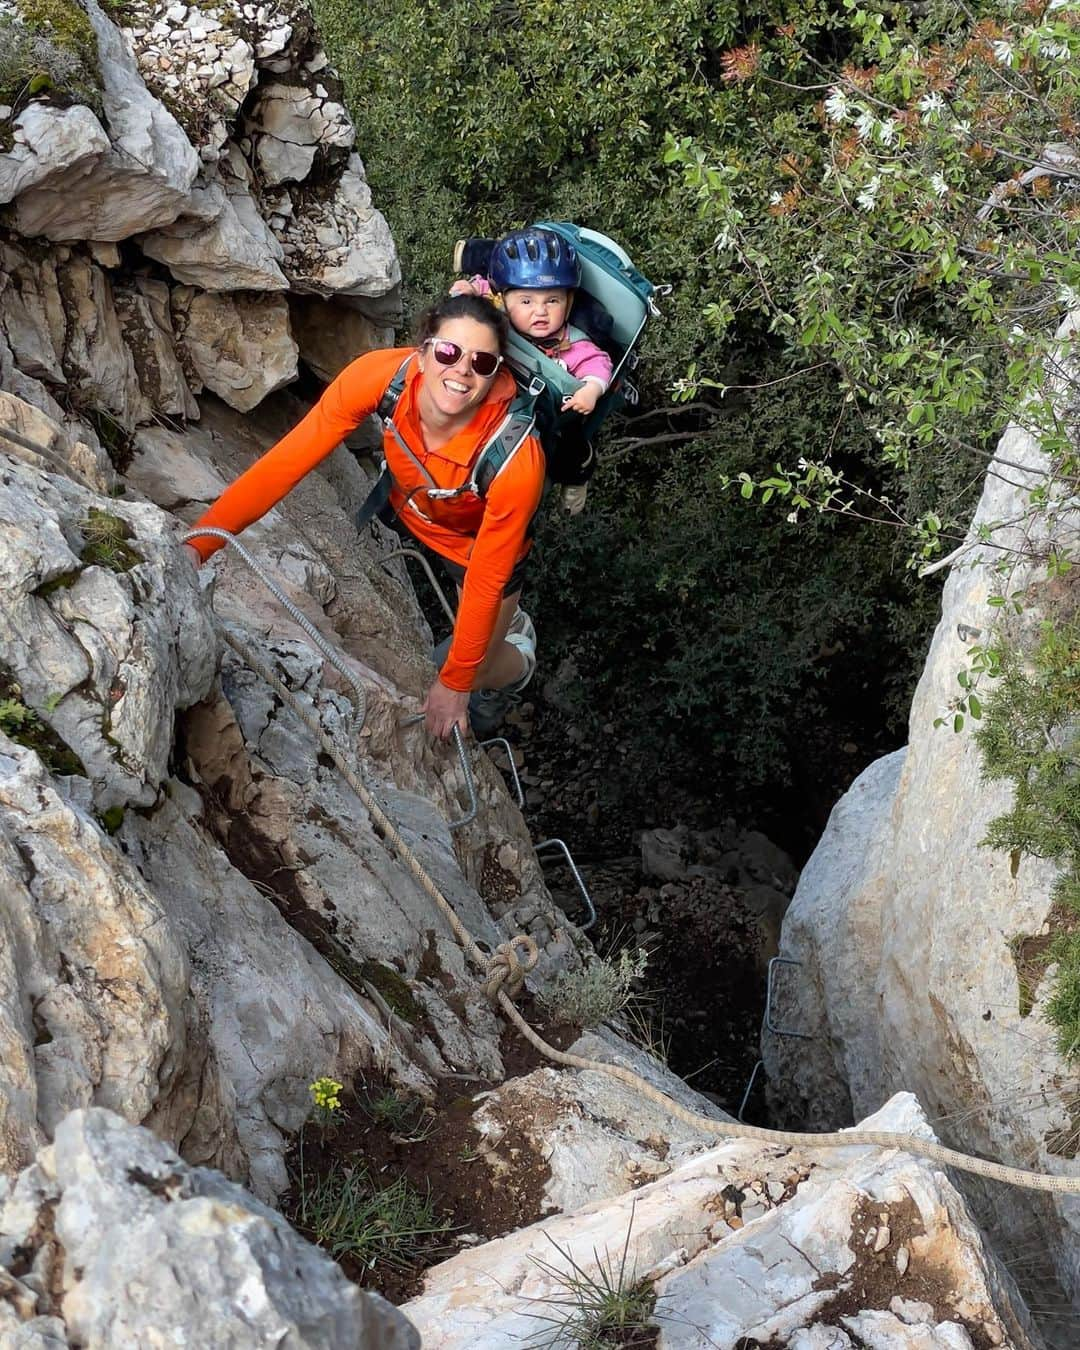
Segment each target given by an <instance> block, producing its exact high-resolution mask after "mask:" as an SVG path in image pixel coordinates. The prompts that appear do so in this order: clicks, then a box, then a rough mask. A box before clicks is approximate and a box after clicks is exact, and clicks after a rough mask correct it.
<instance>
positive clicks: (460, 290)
mask: <svg viewBox="0 0 1080 1350" xmlns="http://www.w3.org/2000/svg"><path fill="white" fill-rule="evenodd" d="M450 294H451V295H479V294H480V292H479V291H478V290H477V289H476V287H475V286H474V285H473V284H472V282H471V281H469V280H467V278H465V277H459V278H458V279H457V281H455V282H454V284H453V285H452V286H451V287H450Z"/></svg>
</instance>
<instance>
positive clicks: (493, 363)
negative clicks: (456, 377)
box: [424, 338, 502, 380]
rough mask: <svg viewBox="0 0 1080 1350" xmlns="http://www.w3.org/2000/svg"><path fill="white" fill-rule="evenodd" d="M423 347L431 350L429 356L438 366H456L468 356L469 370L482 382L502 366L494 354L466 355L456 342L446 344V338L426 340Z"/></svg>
mask: <svg viewBox="0 0 1080 1350" xmlns="http://www.w3.org/2000/svg"><path fill="white" fill-rule="evenodd" d="M424 346H425V347H430V348H431V354H432V356H434V358H435V360H436V361H438V363H439V365H440V366H456V365H457V363H458V362H459V361H460V360H461V358H462V357H463V356H465V355H466V354H468V356H469V357H470V358H471V359H470V362H469V366H470V369H471V370H472V372H473V374H474V375H479V376H480V378H481V379H482V380H490V379H491V377H492V375H494V374H495V372H496V371H497V370H498V369H499V367H500V366H501V365H502V357H501V356H498V355H497V354H496V353H495V352H468V353H466V348H464V347H459V346H458V344H457V343H456V342H448V341H447V339H446V338H428V339H427V340H426V341H425V343H424Z"/></svg>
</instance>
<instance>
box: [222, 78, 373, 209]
mask: <svg viewBox="0 0 1080 1350" xmlns="http://www.w3.org/2000/svg"><path fill="white" fill-rule="evenodd" d="M320 91H321V92H320ZM246 121H247V130H248V134H249V135H250V136H251V139H252V144H253V146H254V155H255V163H256V164H257V166H258V169H259V176H260V178H261V180H262V182H263V183H265V184H266V186H267V187H268V188H274V187H278V186H279V185H280V184H282V183H302V182H303V181H304V179H305V178H306V177H307V176H308V174H309V173H310V172H311V170H312V168H313V167H314V164H315V156H316V154H317V153H318V151H319V150H320V148H321V149H323V150H330V149H333V148H335V147H337V148H340V149H345V150H347V149H349V148H350V147H351V146H352V143H353V127H352V123H351V122H350V120H349V116H348V114H347V113H346V111H345V109H344V107H342V105H341V104H340V103H338V102H336V101H335V100H333V99H331V98H330V97H329V96H328V95H327V93H326V90H325V88H324V87H323V86H322V85H321V84H319V83H318V82H317V81H316V82H314V88H312V89H305V88H302V87H298V86H296V85H291V84H274V83H267V84H263V85H262V86H260V89H259V97H258V100H257V102H256V103H255V106H254V107H253V108H252V110H251V112H250V113H249V114H248V116H247V119H246Z"/></svg>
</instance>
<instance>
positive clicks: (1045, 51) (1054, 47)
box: [1039, 42, 1070, 61]
mask: <svg viewBox="0 0 1080 1350" xmlns="http://www.w3.org/2000/svg"><path fill="white" fill-rule="evenodd" d="M1039 55H1040V56H1041V57H1042V58H1043V60H1045V61H1064V60H1066V58H1067V57H1068V56H1069V55H1070V52H1069V44H1068V43H1067V42H1044V43H1042V44H1041V45H1040V47H1039Z"/></svg>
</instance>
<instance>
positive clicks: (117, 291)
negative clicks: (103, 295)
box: [113, 277, 199, 418]
mask: <svg viewBox="0 0 1080 1350" xmlns="http://www.w3.org/2000/svg"><path fill="white" fill-rule="evenodd" d="M113 303H114V305H115V306H116V313H117V316H118V318H119V320H120V327H121V330H122V332H123V337H124V343H125V345H126V347H127V349H128V351H129V352H130V353H131V359H132V362H133V364H134V366H135V374H136V377H137V378H138V381H139V388H140V390H141V391H142V394H143V397H144V398H145V399H146V401H147V402H148V403H149V405H150V407H151V408H152V409H153V411H154V412H155V413H164V414H165V415H166V416H167V417H193V418H196V417H198V416H199V405H198V404H197V403H196V402H195V396H194V395H193V394H192V392H191V390H190V388H189V387H188V382H187V378H186V376H185V375H184V369H183V367H182V366H181V364H180V361H179V359H178V357H177V355H176V339H175V334H174V333H173V327H172V316H171V314H170V312H169V288H168V286H167V285H166V284H165V283H164V282H163V281H151V280H150V278H149V277H138V278H137V279H136V281H135V284H134V286H116V287H114V288H113Z"/></svg>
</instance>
